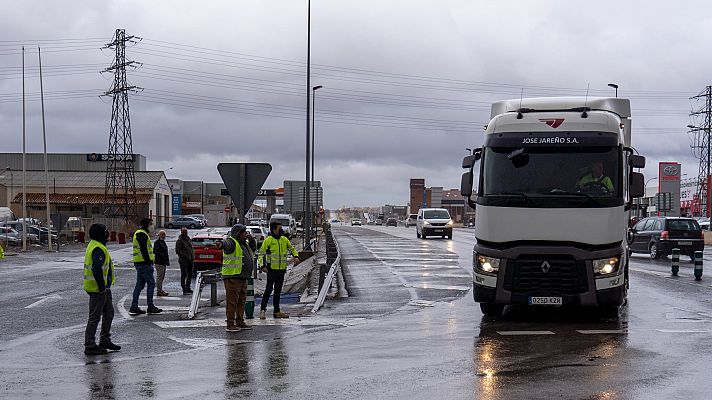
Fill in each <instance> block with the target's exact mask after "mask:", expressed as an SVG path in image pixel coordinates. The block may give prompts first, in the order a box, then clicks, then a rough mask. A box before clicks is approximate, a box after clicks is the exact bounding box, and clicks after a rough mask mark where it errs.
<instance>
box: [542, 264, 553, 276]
mask: <svg viewBox="0 0 712 400" xmlns="http://www.w3.org/2000/svg"><path fill="white" fill-rule="evenodd" d="M550 269H551V265H549V262H548V261H544V262H543V263H541V272H543V273H545V274H546V273H548V272H549V270H550Z"/></svg>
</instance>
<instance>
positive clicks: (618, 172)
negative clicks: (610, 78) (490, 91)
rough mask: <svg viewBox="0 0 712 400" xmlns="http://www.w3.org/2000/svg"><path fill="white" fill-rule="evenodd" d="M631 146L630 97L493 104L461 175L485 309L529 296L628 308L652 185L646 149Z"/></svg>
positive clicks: (531, 301)
mask: <svg viewBox="0 0 712 400" xmlns="http://www.w3.org/2000/svg"><path fill="white" fill-rule="evenodd" d="M630 146H631V110H630V101H629V100H627V99H620V98H590V97H589V98H584V97H580V98H579V97H568V98H532V99H516V100H509V101H500V102H496V103H494V104H493V105H492V112H491V120H490V122H489V124H488V125H487V126H486V132H485V135H484V142H483V146H482V147H481V148H478V149H475V150H474V151H473V154H472V155H470V156H467V157H465V159H464V160H463V163H462V167H463V168H466V169H468V172H466V173H464V174H463V176H462V182H461V191H462V194H463V196H465V197H466V198H467V199H468V201H469V204H470V206H471V207H476V209H477V212H476V217H475V221H476V223H475V237H476V239H477V243H476V244H475V246H474V250H473V253H474V254H473V264H474V265H473V269H474V271H473V272H474V275H473V280H474V282H473V283H474V289H473V295H474V300H475V301H476V302H478V303H480V308H481V310H482V312H483V313H484V314H485V315H488V316H499V315H500V314H501V313H502V311H503V308H504V306H505V305H507V304H524V305H531V306H540V305H552V306H559V305H582V306H598V307H602V308H604V309H605V310H606V311H607V313H606V314H609V315H610V316H614V317H617V316H618V310H619V307H620V306H621V305H623V304H624V303H625V301H626V297H627V290H628V285H629V282H628V254H629V253H628V235H627V221H628V220H629V219H630V209H631V204H632V201H633V199H634V198H637V197H642V196H643V195H644V189H645V188H644V178H643V175H642V174H641V173H639V172H634V170H633V169H634V168H643V167H644V166H645V158H644V157H643V156H640V155H636V154H634V153H635V150H634V149H633V148H632V147H630ZM477 163H479V165H478V167H477V169H478V172H479V173H478V174H475V173H474V172H473V170H474V167H475V165H476V164H477ZM474 176H478V181H477V185H476V189H473V186H475V184H474V182H473V177H474ZM475 195H476V196H475ZM475 198H476V200H474V199H475Z"/></svg>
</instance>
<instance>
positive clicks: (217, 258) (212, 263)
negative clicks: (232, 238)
mask: <svg viewBox="0 0 712 400" xmlns="http://www.w3.org/2000/svg"><path fill="white" fill-rule="evenodd" d="M219 240H223V236H222V235H216V234H214V233H213V234H209V233H208V234H203V233H199V234H196V235H193V237H192V238H191V239H190V241H191V242H192V243H193V250H195V259H194V260H193V264H194V265H195V270H196V271H206V270H209V269H215V268H220V267H221V266H222V255H223V253H222V250H218V248H217V247H215V243H216V242H217V241H219Z"/></svg>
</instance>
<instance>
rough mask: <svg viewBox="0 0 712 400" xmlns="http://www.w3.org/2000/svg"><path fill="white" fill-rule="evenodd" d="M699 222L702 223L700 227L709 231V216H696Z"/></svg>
mask: <svg viewBox="0 0 712 400" xmlns="http://www.w3.org/2000/svg"><path fill="white" fill-rule="evenodd" d="M695 219H696V220H697V223H698V224H700V228H702V230H703V231H708V230H710V219H709V218H707V217H696V218H695Z"/></svg>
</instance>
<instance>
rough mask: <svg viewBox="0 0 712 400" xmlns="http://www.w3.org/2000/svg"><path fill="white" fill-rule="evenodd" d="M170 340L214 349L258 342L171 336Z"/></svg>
mask: <svg viewBox="0 0 712 400" xmlns="http://www.w3.org/2000/svg"><path fill="white" fill-rule="evenodd" d="M168 338H169V339H171V340H173V341H176V342H178V343H180V344H184V345H186V346H190V347H197V348H214V347H224V346H231V345H235V344H245V343H256V342H258V340H236V339H216V338H177V337H173V336H169V337H168Z"/></svg>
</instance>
